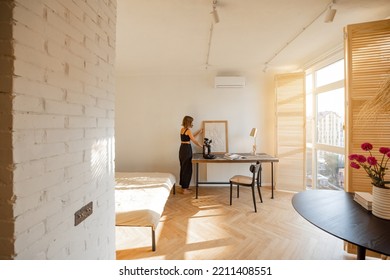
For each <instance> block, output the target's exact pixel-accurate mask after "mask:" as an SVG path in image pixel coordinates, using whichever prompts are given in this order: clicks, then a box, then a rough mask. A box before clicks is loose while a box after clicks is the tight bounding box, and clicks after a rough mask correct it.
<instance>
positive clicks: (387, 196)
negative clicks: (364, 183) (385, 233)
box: [372, 186, 390, 220]
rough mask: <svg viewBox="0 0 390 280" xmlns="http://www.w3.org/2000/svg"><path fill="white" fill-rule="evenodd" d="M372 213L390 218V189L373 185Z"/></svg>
mask: <svg viewBox="0 0 390 280" xmlns="http://www.w3.org/2000/svg"><path fill="white" fill-rule="evenodd" d="M372 214H373V215H374V216H376V217H378V218H382V219H386V220H390V189H387V188H378V187H376V186H372Z"/></svg>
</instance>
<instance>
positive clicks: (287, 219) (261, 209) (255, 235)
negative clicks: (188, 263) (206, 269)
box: [116, 187, 355, 260]
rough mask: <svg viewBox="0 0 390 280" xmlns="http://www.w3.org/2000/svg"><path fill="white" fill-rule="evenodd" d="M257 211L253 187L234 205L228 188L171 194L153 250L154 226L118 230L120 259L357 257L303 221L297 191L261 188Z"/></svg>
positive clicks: (303, 258)
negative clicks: (295, 205) (294, 204)
mask: <svg viewBox="0 0 390 280" xmlns="http://www.w3.org/2000/svg"><path fill="white" fill-rule="evenodd" d="M262 194H263V203H260V202H258V203H257V206H258V212H257V213H255V212H254V210H253V203H252V198H251V192H250V189H249V188H240V198H233V205H232V206H230V205H229V188H228V187H201V188H200V195H199V198H198V199H195V194H194V193H193V194H181V193H180V192H179V193H178V192H177V193H176V195H173V194H171V196H170V197H169V199H168V202H167V204H166V206H165V210H164V213H163V216H162V217H161V222H160V224H159V226H158V228H157V231H156V240H157V250H156V251H155V252H153V251H152V250H151V230H150V228H131V227H129V228H126V227H117V228H116V243H117V244H116V245H117V259H119V260H124V259H134V260H135V259H137V260H139V259H153V260H189V259H191V260H248V259H251V260H254V259H264V260H311V259H313V260H344V259H355V256H354V255H350V254H348V253H346V252H345V251H344V250H343V241H342V240H340V239H338V238H336V237H334V236H331V235H330V234H327V233H325V232H324V231H322V230H320V229H318V228H316V227H315V226H313V225H311V224H310V223H309V222H307V221H306V220H304V219H303V218H302V217H301V216H300V215H299V214H298V213H297V212H296V211H295V210H294V208H293V207H292V204H291V198H292V196H293V194H292V193H287V192H275V199H271V192H270V189H269V188H267V187H263V188H262Z"/></svg>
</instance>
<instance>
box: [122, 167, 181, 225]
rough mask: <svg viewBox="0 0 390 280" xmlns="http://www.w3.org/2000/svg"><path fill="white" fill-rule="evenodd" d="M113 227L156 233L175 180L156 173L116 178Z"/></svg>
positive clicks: (141, 173) (133, 174) (135, 173)
mask: <svg viewBox="0 0 390 280" xmlns="http://www.w3.org/2000/svg"><path fill="white" fill-rule="evenodd" d="M115 181H116V184H115V212H116V225H118V226H119V225H120V226H140V227H145V226H146V227H152V229H155V228H156V227H157V225H158V223H159V221H160V217H161V215H162V213H163V211H164V207H165V203H166V201H167V199H168V197H169V194H170V192H171V189H172V187H173V186H174V184H175V183H176V180H175V176H173V175H172V174H170V173H159V172H117V173H116V174H115Z"/></svg>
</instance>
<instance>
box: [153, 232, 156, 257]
mask: <svg viewBox="0 0 390 280" xmlns="http://www.w3.org/2000/svg"><path fill="white" fill-rule="evenodd" d="M152 251H153V252H154V251H156V233H155V231H154V227H152Z"/></svg>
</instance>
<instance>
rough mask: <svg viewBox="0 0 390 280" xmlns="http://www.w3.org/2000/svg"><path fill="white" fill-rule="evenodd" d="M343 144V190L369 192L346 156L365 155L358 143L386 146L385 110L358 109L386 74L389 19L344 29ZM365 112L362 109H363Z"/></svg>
mask: <svg viewBox="0 0 390 280" xmlns="http://www.w3.org/2000/svg"><path fill="white" fill-rule="evenodd" d="M345 62H346V67H345V68H346V100H347V102H346V104H347V108H346V109H347V110H346V112H347V126H346V129H347V131H346V133H347V141H346V142H347V147H346V153H347V155H346V171H347V172H346V180H345V182H346V190H347V191H349V192H354V191H366V192H371V184H370V179H369V178H368V176H367V175H366V173H365V172H364V171H363V170H361V169H360V170H356V169H353V168H350V167H349V161H348V157H347V156H348V155H349V154H352V153H358V154H365V155H367V153H366V152H364V151H362V150H361V148H360V145H361V144H362V143H363V142H370V143H371V144H373V145H374V150H375V151H378V149H379V147H381V146H390V115H389V113H377V112H374V113H371V114H365V113H367V112H364V111H362V110H361V109H362V107H363V106H364V104H365V102H367V101H369V100H371V99H372V98H374V97H375V96H376V95H377V93H378V90H379V89H380V87H381V86H382V85H383V82H384V81H385V80H386V78H387V77H388V76H389V74H390V20H381V21H376V22H368V23H361V24H353V25H348V26H347V27H346V28H345ZM365 111H366V110H365Z"/></svg>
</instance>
